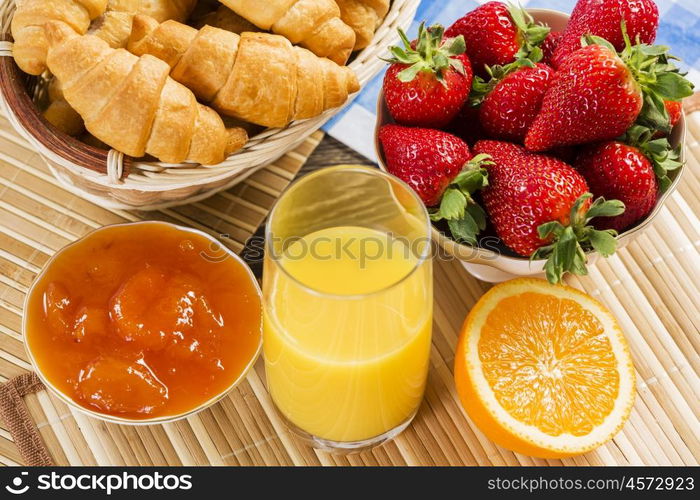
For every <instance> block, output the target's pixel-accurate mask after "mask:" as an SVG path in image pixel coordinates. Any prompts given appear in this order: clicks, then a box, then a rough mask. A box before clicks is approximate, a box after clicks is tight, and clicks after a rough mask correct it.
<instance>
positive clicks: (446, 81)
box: [384, 24, 472, 128]
mask: <svg viewBox="0 0 700 500" xmlns="http://www.w3.org/2000/svg"><path fill="white" fill-rule="evenodd" d="M443 33H444V29H443V27H442V26H440V25H439V24H436V25H434V26H432V27H431V28H429V29H425V26H424V25H423V24H421V25H420V27H419V29H418V39H417V41H416V42H415V43H413V44H411V42H410V41H409V40H408V38H407V37H406V34H405V33H404V32H403V31H401V30H399V34H400V36H401V39H402V40H403V44H404V47H403V48H402V47H392V48H391V53H392V54H393V57H392V58H391V59H389V60H388V62H390V63H391V66H389V69H388V70H387V72H386V75H385V77H384V99H385V101H386V105H387V108H388V109H389V113H390V114H391V116H392V117H393V118H394V120H395V121H396V122H397V123H400V124H402V125H412V126H418V127H429V128H441V127H444V126H445V125H447V124H448V123H450V121H452V119H453V118H454V117H455V116H456V115H457V113H459V110H460V109H462V106H463V105H464V103H465V101H466V100H467V98H468V97H469V91H470V88H471V84H472V69H471V64H470V62H469V59H468V58H467V56H466V54H465V53H464V51H465V47H464V39H463V38H462V37H457V38H449V39H445V38H444V37H443Z"/></svg>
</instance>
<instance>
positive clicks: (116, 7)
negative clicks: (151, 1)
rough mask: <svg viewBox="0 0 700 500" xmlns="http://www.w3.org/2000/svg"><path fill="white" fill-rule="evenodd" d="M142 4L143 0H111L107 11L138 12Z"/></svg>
mask: <svg viewBox="0 0 700 500" xmlns="http://www.w3.org/2000/svg"><path fill="white" fill-rule="evenodd" d="M139 5H141V0H109V1H108V2H107V11H108V12H109V11H114V12H131V13H134V14H135V13H136V12H137V11H138V10H139Z"/></svg>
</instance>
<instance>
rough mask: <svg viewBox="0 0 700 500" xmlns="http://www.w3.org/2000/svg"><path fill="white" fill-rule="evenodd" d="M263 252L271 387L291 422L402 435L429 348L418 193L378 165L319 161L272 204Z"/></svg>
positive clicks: (340, 443)
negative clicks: (314, 169)
mask: <svg viewBox="0 0 700 500" xmlns="http://www.w3.org/2000/svg"><path fill="white" fill-rule="evenodd" d="M265 255H266V257H265V269H264V279H263V295H264V300H265V317H264V333H263V350H264V355H265V369H266V377H267V385H268V389H269V391H270V394H271V395H272V399H273V400H274V402H275V405H276V406H277V409H278V410H279V412H280V413H281V414H282V416H283V417H284V418H285V419H286V421H287V423H288V424H289V426H290V427H291V428H292V429H293V430H294V431H296V432H297V433H299V434H301V435H302V436H304V437H305V438H307V439H309V440H310V441H311V442H312V444H313V445H314V446H316V447H318V448H322V449H331V450H338V449H340V450H343V449H344V450H356V449H361V448H365V447H371V446H375V445H377V444H379V443H381V442H383V441H385V440H388V439H391V438H392V437H394V436H396V435H397V434H399V433H400V432H401V431H402V430H403V429H405V428H406V427H407V426H408V425H409V424H410V422H411V420H412V419H413V417H414V416H415V414H416V412H417V410H418V407H419V406H420V403H421V400H422V398H423V392H424V389H425V382H426V377H427V374H428V365H429V356H430V345H431V329H432V304H433V301H432V293H433V291H432V261H431V245H430V220H429V217H428V214H427V211H426V209H425V207H424V206H423V203H422V202H421V200H420V199H419V198H418V197H417V196H416V194H415V193H414V192H413V191H412V190H411V189H410V188H409V187H408V186H407V185H406V184H404V183H403V182H402V181H400V180H398V179H397V178H395V177H393V176H390V175H388V174H385V173H382V172H380V171H379V170H376V169H373V168H367V167H353V166H339V167H329V168H326V169H323V170H319V171H317V172H314V173H312V174H309V175H307V176H305V177H303V178H302V179H300V180H299V181H297V182H296V183H295V184H293V185H292V186H291V187H290V188H289V189H288V190H287V191H286V192H285V193H284V194H283V195H282V197H281V198H280V199H279V201H278V202H277V204H276V205H275V207H274V209H273V211H272V213H271V214H270V219H269V221H268V225H267V231H266V253H265Z"/></svg>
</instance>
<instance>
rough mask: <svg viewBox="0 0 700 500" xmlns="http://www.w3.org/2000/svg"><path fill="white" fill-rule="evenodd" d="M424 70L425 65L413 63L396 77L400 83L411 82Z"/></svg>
mask: <svg viewBox="0 0 700 500" xmlns="http://www.w3.org/2000/svg"><path fill="white" fill-rule="evenodd" d="M424 70H425V63H424V62H422V61H420V62H417V63H415V64H414V65H412V66H409V67H408V68H406V69H405V70H403V71H401V72H400V73H399V74H398V75H396V77H397V78H398V79H399V80H401V81H402V82H404V83H406V82H410V81H413V79H414V78H415V77H416V75H418V73H420V72H421V71H424Z"/></svg>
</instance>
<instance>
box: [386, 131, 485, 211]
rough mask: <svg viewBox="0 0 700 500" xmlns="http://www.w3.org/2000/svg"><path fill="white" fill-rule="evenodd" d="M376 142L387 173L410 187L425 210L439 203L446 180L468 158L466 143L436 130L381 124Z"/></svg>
mask: <svg viewBox="0 0 700 500" xmlns="http://www.w3.org/2000/svg"><path fill="white" fill-rule="evenodd" d="M379 142H380V143H381V144H382V149H383V151H384V157H385V159H386V166H387V170H388V171H389V173H391V174H393V175H395V176H396V177H398V178H399V179H401V180H403V181H404V182H406V183H407V184H408V185H409V186H411V187H412V188H413V190H414V191H415V192H416V193H418V196H420V198H421V200H423V203H425V205H426V206H428V207H432V206H435V205H437V204H438V203H440V199H441V198H442V194H443V193H444V192H445V189H447V186H448V185H449V183H450V181H451V180H452V179H453V178H454V177H456V176H457V174H458V173H459V172H460V171H461V170H462V169H463V168H464V166H465V165H466V164H467V163H468V162H469V160H471V158H472V154H471V151H470V150H469V146H467V143H465V142H464V141H463V140H461V139H460V138H459V137H456V136H454V135H451V134H448V133H447V132H442V131H440V130H433V129H426V128H410V127H402V126H400V125H384V126H383V127H382V128H381V129H380V130H379Z"/></svg>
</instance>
